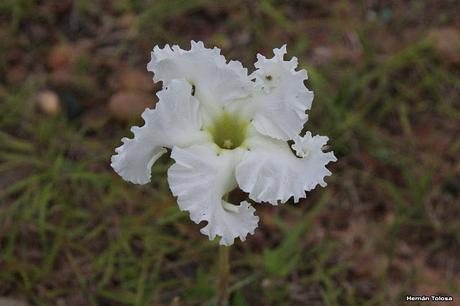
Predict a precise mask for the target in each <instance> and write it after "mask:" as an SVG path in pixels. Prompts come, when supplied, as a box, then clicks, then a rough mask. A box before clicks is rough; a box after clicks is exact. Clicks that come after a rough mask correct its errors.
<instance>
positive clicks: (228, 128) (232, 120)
mask: <svg viewBox="0 0 460 306" xmlns="http://www.w3.org/2000/svg"><path fill="white" fill-rule="evenodd" d="M248 124H249V122H247V121H245V120H241V119H239V118H237V117H235V116H232V115H230V114H229V113H227V112H224V113H222V114H221V115H220V117H218V118H217V119H216V120H215V121H214V124H213V125H212V126H211V127H210V128H209V129H208V131H209V133H210V134H211V135H212V139H213V141H214V143H215V144H217V145H218V146H219V147H220V148H222V149H226V150H232V149H235V148H238V147H239V146H241V144H242V143H243V142H244V140H245V138H246V128H247V126H248Z"/></svg>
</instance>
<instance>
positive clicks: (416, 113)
mask: <svg viewBox="0 0 460 306" xmlns="http://www.w3.org/2000/svg"><path fill="white" fill-rule="evenodd" d="M459 8H460V3H459V2H458V1H455V0H453V1H448V0H446V1H443V0H439V1H422V0H420V1H415V0H414V1H409V0H406V1H377V0H375V1H373V0H363V1H340V0H336V1H319V0H308V1H307V0H305V1H300V0H299V1H294V0H293V1H275V0H270V1H269V0H264V1H249V0H248V1H243V0H236V1H207V0H187V1H179V0H162V1H146V0H114V1H109V0H79V1H77V0H75V1H72V0H55V1H53V0H50V1H39V0H2V1H1V2H0V305H2V306H11V305H16V306H18V305H21V306H25V305H58V306H64V305H72V306H80V305H82V306H86V305H115V306H118V305H149V306H160V305H165V306H166V305H174V306H179V305H213V301H214V300H213V299H214V297H215V289H216V279H217V266H216V265H217V244H216V242H215V241H208V240H207V238H206V237H205V236H203V235H201V234H200V233H199V228H200V227H202V226H203V225H196V224H193V222H191V221H190V219H189V218H188V215H187V214H186V213H183V212H180V211H179V209H178V207H177V204H176V202H175V199H174V198H173V197H172V196H171V193H170V191H169V189H168V186H167V182H166V170H167V168H168V167H169V165H170V164H171V162H170V161H169V158H168V157H167V156H165V157H164V158H162V159H161V160H160V162H158V163H157V164H156V165H155V166H154V169H153V179H152V183H151V184H148V185H145V186H138V185H132V184H129V183H126V182H124V181H123V180H122V179H121V178H120V177H118V176H117V175H116V174H115V173H114V171H113V170H112V169H111V168H110V166H109V160H110V156H111V155H112V154H113V151H114V148H115V147H117V146H119V145H120V143H121V141H120V139H121V137H123V136H129V137H131V134H130V132H129V127H130V125H132V124H134V123H136V124H142V122H139V114H140V113H141V112H142V111H143V110H144V108H145V107H153V105H154V103H155V101H156V97H155V92H156V91H158V90H159V89H160V86H159V85H155V84H153V82H152V80H151V78H152V75H151V74H149V73H148V72H147V71H146V68H145V67H146V64H147V62H148V61H149V59H150V51H151V49H152V48H153V46H154V45H157V44H159V45H164V44H165V43H170V44H174V43H175V44H179V45H180V46H181V47H183V48H185V49H188V48H189V46H190V40H191V39H194V40H203V41H204V42H205V44H206V45H207V46H208V47H213V46H218V47H220V48H221V49H222V51H223V54H224V55H225V56H226V57H227V59H234V60H240V61H241V62H243V64H244V65H245V66H246V67H248V68H249V70H250V71H252V70H253V63H254V61H255V56H256V53H261V54H264V55H266V56H269V57H271V56H272V51H271V50H272V49H273V48H274V47H280V46H281V45H283V44H285V43H287V46H288V56H289V57H291V56H297V57H298V58H299V63H300V67H301V68H306V69H308V72H309V81H308V84H307V85H308V87H309V88H310V89H312V90H314V92H315V100H314V103H313V108H312V110H311V111H310V112H309V113H310V118H311V120H310V121H309V122H308V123H307V128H308V129H309V130H311V131H312V132H313V133H314V134H322V135H328V136H329V137H330V139H331V140H330V144H331V148H332V150H333V151H334V152H335V153H336V156H337V157H338V159H339V160H338V162H337V163H334V164H332V165H330V166H329V168H330V169H331V170H332V172H333V175H332V176H331V177H329V178H327V180H326V181H327V182H328V184H329V186H328V187H327V188H319V187H318V188H317V189H315V190H314V191H312V192H310V193H309V194H308V197H307V199H305V200H303V201H301V203H299V204H296V205H294V204H293V203H287V204H285V205H281V206H279V207H273V206H270V205H267V204H258V205H256V209H257V213H258V215H259V216H260V217H261V221H260V223H259V225H260V226H259V228H258V229H257V230H256V233H255V235H253V236H249V237H248V239H247V241H246V242H244V243H241V242H240V241H237V242H236V244H235V245H234V246H233V247H232V250H231V255H230V257H231V266H232V268H231V269H232V274H231V278H230V290H231V301H230V304H231V305H236V306H243V305H309V306H316V305H399V304H404V303H403V299H404V296H405V295H406V294H413V295H416V294H426V295H430V294H446V295H451V296H454V298H456V299H457V301H456V302H457V303H458V299H459V298H460V295H459V293H460V292H459V289H460V288H459V284H460V256H459V255H460V223H459V221H458V220H459V218H460V207H459V203H460V195H459V191H460V163H459V159H460V158H459V154H460V139H459V135H460V101H459V98H460V78H459V76H460V12H459ZM198 68H199V67H198ZM198 68H197V69H198ZM413 304H414V303H413ZM453 304H455V302H454V303H450V304H449V305H453ZM414 305H416V303H415V304H414ZM423 305H430V303H423ZM438 305H439V304H438Z"/></svg>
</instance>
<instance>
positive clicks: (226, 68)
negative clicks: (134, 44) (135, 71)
mask: <svg viewBox="0 0 460 306" xmlns="http://www.w3.org/2000/svg"><path fill="white" fill-rule="evenodd" d="M151 56H152V58H151V61H150V62H149V63H148V65H147V70H148V71H151V72H153V73H154V77H153V80H154V81H155V82H158V81H163V83H164V84H165V85H167V84H168V83H169V82H171V80H173V79H177V78H183V79H186V80H187V81H188V82H189V83H190V84H192V85H193V88H194V95H195V96H196V97H197V99H198V100H199V101H200V103H201V104H202V105H203V106H204V107H206V108H207V110H206V112H205V113H210V114H211V115H212V114H213V113H216V112H218V111H219V110H220V109H221V107H223V106H225V105H226V103H227V102H228V101H229V100H232V99H239V98H243V97H246V96H247V95H249V93H250V89H251V88H252V87H253V84H252V82H251V81H250V80H249V77H248V73H247V69H246V68H243V66H242V65H241V63H239V62H237V61H230V62H228V63H227V61H226V59H225V57H224V56H223V55H221V54H220V49H218V48H213V49H209V48H206V47H205V46H204V45H203V43H202V42H195V41H192V42H191V48H190V50H183V49H181V48H179V47H178V46H173V47H172V48H171V47H170V46H169V45H166V46H165V47H164V48H163V49H161V48H159V47H158V46H156V47H155V48H154V49H153V51H152V53H151ZM205 119H206V118H205Z"/></svg>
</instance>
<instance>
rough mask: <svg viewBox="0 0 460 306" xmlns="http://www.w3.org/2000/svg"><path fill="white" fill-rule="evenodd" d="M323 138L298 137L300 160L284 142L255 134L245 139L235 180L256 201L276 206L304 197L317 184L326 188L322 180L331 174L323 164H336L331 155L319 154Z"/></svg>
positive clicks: (329, 153) (330, 153)
mask: <svg viewBox="0 0 460 306" xmlns="http://www.w3.org/2000/svg"><path fill="white" fill-rule="evenodd" d="M327 140H328V139H327V137H323V136H314V137H312V136H311V133H307V134H306V135H305V136H304V137H299V140H298V141H299V142H302V145H303V147H302V150H303V151H302V152H304V153H305V152H308V154H306V155H305V157H304V158H298V157H296V156H295V155H294V154H293V153H292V152H291V150H290V148H289V146H288V144H287V143H286V142H284V141H280V140H277V139H272V138H270V137H266V136H260V135H255V134H254V136H252V137H251V138H250V139H249V140H247V143H248V146H249V148H250V151H247V152H246V153H245V155H244V156H243V159H242V161H241V163H239V164H238V166H237V167H236V179H237V181H238V185H239V186H240V188H241V189H242V190H244V191H245V192H248V193H249V197H250V198H251V199H252V200H254V201H257V202H261V201H263V202H269V203H271V204H274V205H276V204H278V202H279V201H281V202H282V203H284V202H286V201H288V200H289V198H290V197H294V202H298V201H299V199H300V198H304V197H305V191H310V190H312V189H314V188H315V187H316V186H317V185H318V184H319V185H321V186H322V187H325V186H326V182H325V181H324V177H325V176H328V175H331V172H330V171H329V170H328V169H327V168H326V165H327V164H328V163H329V162H331V161H336V160H337V159H336V158H335V156H334V154H333V153H332V152H323V151H322V148H323V146H324V145H325V144H326V142H327Z"/></svg>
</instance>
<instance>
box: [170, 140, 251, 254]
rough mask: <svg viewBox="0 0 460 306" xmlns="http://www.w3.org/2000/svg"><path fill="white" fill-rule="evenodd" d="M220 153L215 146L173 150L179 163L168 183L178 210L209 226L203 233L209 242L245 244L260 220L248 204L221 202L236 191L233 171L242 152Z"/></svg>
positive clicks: (204, 228) (172, 168) (172, 170)
mask: <svg viewBox="0 0 460 306" xmlns="http://www.w3.org/2000/svg"><path fill="white" fill-rule="evenodd" d="M217 150H218V149H217V148H216V146H215V145H212V144H208V145H193V146H191V147H189V148H179V147H174V148H173V150H172V153H171V157H172V158H173V159H174V160H175V161H176V163H175V164H174V165H172V166H171V167H170V168H169V170H168V182H169V187H170V188H171V191H172V193H173V194H174V195H175V196H177V198H178V199H177V202H178V204H179V208H180V209H181V210H186V211H189V212H190V219H192V220H193V221H194V222H195V223H200V222H201V221H207V222H208V224H207V225H206V226H205V227H203V228H202V229H201V233H202V234H204V235H207V236H208V237H209V239H210V240H213V239H214V238H215V237H216V236H217V235H218V236H221V237H222V238H221V239H220V244H222V245H231V244H233V241H234V239H235V238H237V237H239V238H240V239H241V240H242V241H244V240H245V239H246V235H247V234H248V233H250V234H253V233H254V230H255V229H256V227H257V223H258V221H259V217H257V216H255V215H254V212H255V209H254V208H253V207H252V206H251V205H250V204H249V203H247V202H241V204H240V205H239V206H236V205H233V204H231V203H228V202H227V201H225V200H223V199H222V197H223V196H224V195H225V194H226V193H228V192H229V191H231V190H232V189H233V188H235V187H236V180H235V171H234V167H235V164H236V163H237V162H238V161H239V159H240V156H241V154H242V153H243V151H242V149H235V150H231V151H230V150H222V151H221V153H220V154H219V155H217V153H216V152H217Z"/></svg>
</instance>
